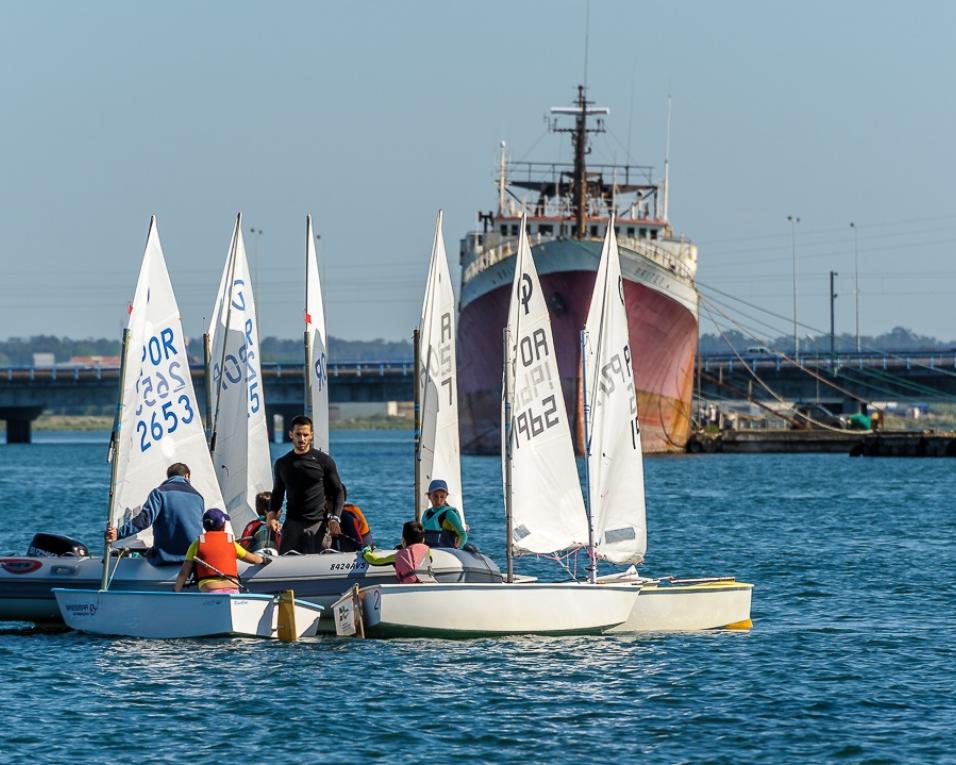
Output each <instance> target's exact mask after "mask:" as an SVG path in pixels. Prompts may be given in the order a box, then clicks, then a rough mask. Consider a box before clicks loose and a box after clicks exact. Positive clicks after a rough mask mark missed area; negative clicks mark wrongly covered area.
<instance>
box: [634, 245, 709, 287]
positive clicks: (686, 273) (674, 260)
mask: <svg viewBox="0 0 956 765" xmlns="http://www.w3.org/2000/svg"><path fill="white" fill-rule="evenodd" d="M617 243H618V245H620V246H622V247H627V249H629V250H633V251H634V252H636V253H638V254H640V255H642V256H644V257H645V258H647V259H648V260H651V261H653V262H655V263H657V265H659V266H661V267H663V268H666V269H667V270H668V271H670V272H671V273H673V274H676V275H677V276H679V277H681V278H682V279H685V280H687V281H689V282H693V281H694V273H695V269H693V268H691V267H690V266H688V265H687V262H689V261H690V253H689V248H690V244H689V243H686V242H685V243H682V245H683V246H682V249H683V248H688V253H687V254H686V255H683V256H678V255H675V254H674V253H672V252H669V251H668V250H666V249H664V248H663V247H661V246H660V245H657V244H654V242H651V241H648V240H647V239H639V238H638V237H634V236H618V238H617Z"/></svg>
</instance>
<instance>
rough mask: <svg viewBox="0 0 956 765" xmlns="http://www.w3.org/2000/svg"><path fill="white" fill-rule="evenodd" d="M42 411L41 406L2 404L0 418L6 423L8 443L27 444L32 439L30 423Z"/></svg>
mask: <svg viewBox="0 0 956 765" xmlns="http://www.w3.org/2000/svg"><path fill="white" fill-rule="evenodd" d="M42 412H43V407H42V406H2V407H0V420H6V423H7V443H8V444H28V443H30V441H31V440H32V429H31V427H30V426H31V423H32V422H33V421H34V420H35V419H36V418H37V417H39V416H40V414H41V413H42Z"/></svg>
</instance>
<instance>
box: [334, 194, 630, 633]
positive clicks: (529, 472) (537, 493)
mask: <svg viewBox="0 0 956 765" xmlns="http://www.w3.org/2000/svg"><path fill="white" fill-rule="evenodd" d="M517 257H518V260H517V263H516V265H515V280H514V284H513V289H512V302H511V312H510V315H509V322H508V327H507V329H506V330H505V339H504V346H505V360H506V361H505V369H504V375H505V385H504V390H505V393H504V397H503V402H502V403H503V406H502V430H503V438H504V447H505V448H504V449H502V468H503V470H502V472H503V475H504V495H505V513H506V519H507V524H506V525H507V540H506V544H507V549H508V574H507V578H506V581H504V582H500V583H489V584H473V583H455V584H440V583H420V584H384V585H373V586H370V587H365V588H361V589H359V590H358V591H357V592H354V593H352V592H350V593H347V594H346V595H345V596H343V597H342V598H341V599H340V600H339V601H338V602H336V603H335V604H334V605H333V611H334V612H335V622H336V625H337V630H338V631H339V634H342V635H348V634H355V632H356V631H358V632H360V633H362V634H364V635H366V636H369V637H462V638H463V637H478V636H495V635H511V634H545V635H571V634H593V633H599V632H601V631H602V630H606V629H608V628H610V627H613V626H615V625H618V624H621V623H622V622H624V621H625V620H626V619H627V618H628V616H629V614H630V613H631V611H632V610H633V608H634V602H635V600H636V599H637V597H638V595H639V593H640V589H639V588H635V587H633V586H631V585H628V584H623V585H612V584H593V583H579V582H537V581H523V582H520V583H519V582H516V581H515V578H514V575H513V570H512V547H513V546H518V547H519V549H522V550H527V551H530V552H554V551H557V550H561V549H565V548H567V547H571V546H575V545H579V544H585V543H586V541H587V521H586V518H585V514H584V504H583V500H582V498H581V487H580V484H579V483H578V482H577V479H576V476H577V470H576V468H575V464H574V454H573V447H572V441H571V433H570V428H569V425H568V419H567V412H566V411H565V409H564V404H563V401H562V400H561V398H560V393H559V386H560V383H559V381H558V376H557V362H556V359H555V357H554V353H553V348H554V343H553V340H552V338H551V326H550V318H549V316H548V309H547V306H546V304H545V302H544V299H543V297H542V295H541V288H540V283H539V281H538V276H537V273H536V272H535V269H534V261H533V260H532V259H531V250H530V247H529V246H528V241H527V234H526V233H525V232H524V226H522V235H521V239H520V244H519V249H518V256H517ZM441 259H445V250H444V244H443V242H442V236H441V214H440V213H439V217H438V221H437V223H436V230H435V244H434V246H433V249H432V262H431V268H430V269H429V279H428V283H427V287H426V294H425V301H424V304H425V307H424V308H423V311H422V317H423V321H422V324H423V327H422V330H423V334H422V337H423V338H430V340H429V339H426V340H425V341H424V342H423V343H422V347H424V348H425V349H426V353H425V354H424V355H425V356H426V361H425V362H424V363H421V362H419V364H420V367H421V368H420V369H417V370H416V374H417V375H418V379H419V380H420V381H424V386H423V387H424V389H425V390H424V391H423V394H422V402H423V405H424V407H423V408H426V409H427V408H428V402H429V401H432V402H434V403H433V404H432V406H435V404H436V403H437V401H438V400H442V399H440V397H436V396H435V395H434V394H433V395H432V396H431V398H429V396H428V387H429V386H430V385H431V386H432V387H438V386H435V385H434V378H433V374H432V367H431V364H430V361H428V360H427V359H429V357H430V356H431V347H432V343H433V342H435V341H436V337H435V336H434V335H433V334H431V333H430V328H431V327H433V326H435V325H436V324H437V326H438V327H439V332H438V335H437V342H438V345H439V348H440V347H441V345H440V344H441V339H442V338H443V337H444V335H443V334H442V332H441V327H442V325H443V323H447V322H450V320H451V316H450V314H449V315H448V317H447V319H445V318H444V317H442V315H441V309H440V308H437V307H438V306H441V305H442V297H443V289H444V287H443V285H442V280H441V278H440V277H441V275H442V274H443V272H444V273H447V270H446V269H447V264H444V265H443V264H441V263H439V262H436V261H438V260H441ZM436 308H437V310H436ZM430 316H431V317H435V316H437V317H438V318H437V321H436V320H434V319H430V320H429V321H428V322H427V323H426V321H425V319H426V317H430ZM449 331H450V332H451V335H452V336H453V335H454V330H453V329H452V328H451V327H450V326H449ZM445 347H446V348H447V347H448V346H445ZM450 348H451V349H450V351H449V353H451V355H450V356H449V357H448V365H449V367H448V368H449V369H455V368H456V365H455V359H454V355H453V348H454V346H453V345H452V346H451V347H450ZM438 356H439V359H440V356H441V353H440V352H439V353H438ZM439 377H440V375H439ZM448 400H449V401H454V398H453V397H451V396H450V397H449V399H448ZM429 418H434V419H435V420H438V419H439V414H437V413H435V412H434V411H425V412H423V413H422V416H421V420H422V422H429ZM422 430H423V435H422V440H423V441H426V440H427V439H428V438H429V436H428V433H429V432H430V433H434V434H436V435H433V436H431V437H432V438H437V433H438V432H439V428H438V427H437V426H436V427H431V428H429V427H427V426H426V427H423V429H422ZM454 432H455V434H456V436H457V422H456V423H455V429H454ZM455 446H456V447H457V444H455ZM432 448H433V449H434V451H435V452H437V450H438V448H437V446H436V447H432ZM453 454H455V455H456V456H457V449H454V450H453ZM434 475H437V473H434ZM449 488H451V486H449ZM356 603H360V604H361V623H362V629H361V630H355V629H353V625H354V623H355V619H354V617H353V613H354V612H355V611H356V610H358V609H356Z"/></svg>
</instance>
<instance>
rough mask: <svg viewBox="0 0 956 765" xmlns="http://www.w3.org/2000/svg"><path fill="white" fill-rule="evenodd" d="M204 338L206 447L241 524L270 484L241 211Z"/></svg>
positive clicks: (255, 323) (251, 517)
mask: <svg viewBox="0 0 956 765" xmlns="http://www.w3.org/2000/svg"><path fill="white" fill-rule="evenodd" d="M206 338H207V340H206V347H207V357H208V358H207V369H206V386H207V395H206V400H207V407H208V411H209V413H210V415H211V417H210V438H209V448H210V451H211V453H212V461H213V465H214V467H215V471H216V478H217V479H218V481H219V487H220V489H221V490H222V495H223V500H224V502H225V509H226V512H228V513H229V515H230V516H231V517H232V522H233V525H234V528H236V529H238V530H241V529H242V528H243V527H244V526H245V525H246V523H248V522H249V521H251V520H254V519H255V517H256V509H255V508H256V494H258V493H259V492H262V491H268V490H269V489H271V488H272V460H271V458H270V456H269V433H268V429H267V428H266V406H265V399H264V397H263V396H264V391H263V387H264V386H263V384H262V369H261V367H260V364H259V357H260V354H259V330H258V317H257V315H256V304H255V298H254V296H253V290H252V279H251V278H250V274H249V263H248V261H247V259H246V248H245V244H244V242H243V239H242V214H239V215H237V216H236V225H235V228H234V229H233V232H232V239H231V241H230V244H229V252H228V254H227V257H226V264H225V266H224V268H223V272H222V278H221V280H220V282H219V292H218V294H217V296H216V305H215V308H214V309H213V312H212V318H211V320H210V323H209V331H208V333H207V335H206Z"/></svg>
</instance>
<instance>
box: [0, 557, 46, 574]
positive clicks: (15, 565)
mask: <svg viewBox="0 0 956 765" xmlns="http://www.w3.org/2000/svg"><path fill="white" fill-rule="evenodd" d="M42 567H43V563H41V562H40V561H38V560H37V559H36V558H0V568H2V569H3V570H4V571H6V572H7V573H8V574H32V573H33V572H34V571H36V570H38V569H40V568H42Z"/></svg>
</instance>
